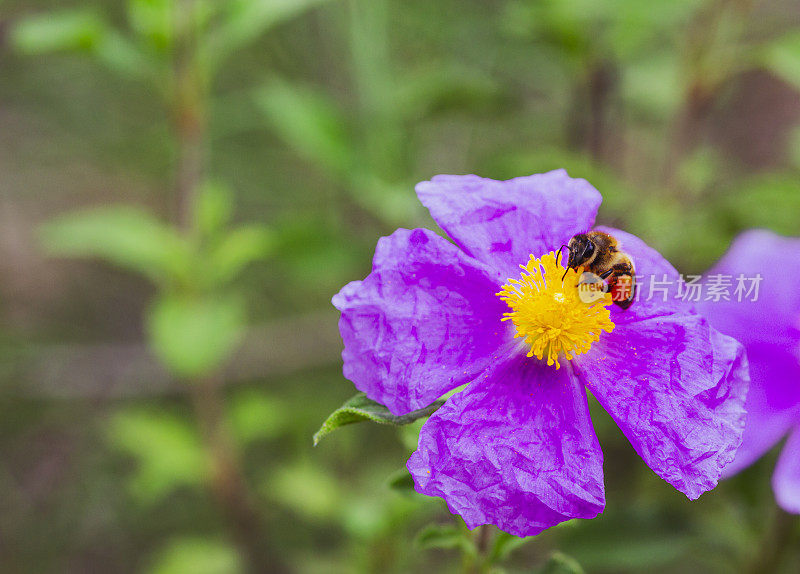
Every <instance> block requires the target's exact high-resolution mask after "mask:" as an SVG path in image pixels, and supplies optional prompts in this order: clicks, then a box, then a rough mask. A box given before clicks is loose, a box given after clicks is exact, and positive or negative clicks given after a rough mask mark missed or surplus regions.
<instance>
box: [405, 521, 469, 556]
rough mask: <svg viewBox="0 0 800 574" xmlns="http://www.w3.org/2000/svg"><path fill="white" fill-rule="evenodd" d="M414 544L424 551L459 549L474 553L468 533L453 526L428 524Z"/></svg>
mask: <svg viewBox="0 0 800 574" xmlns="http://www.w3.org/2000/svg"><path fill="white" fill-rule="evenodd" d="M415 543H416V545H417V546H418V547H419V548H422V549H425V550H428V549H432V548H440V549H453V548H460V549H461V550H462V551H464V552H465V553H468V554H471V555H474V554H475V553H476V550H475V545H474V544H473V543H472V538H471V537H470V534H469V531H467V530H465V529H464V528H460V527H458V526H453V525H446V526H442V525H438V524H430V525H428V526H426V527H425V528H423V529H422V530H421V531H420V533H419V534H417V538H416V540H415Z"/></svg>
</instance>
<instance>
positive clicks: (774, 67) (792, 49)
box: [762, 31, 800, 89]
mask: <svg viewBox="0 0 800 574" xmlns="http://www.w3.org/2000/svg"><path fill="white" fill-rule="evenodd" d="M762 61H763V62H764V65H765V67H766V68H767V69H769V70H771V71H772V72H774V73H775V74H777V75H778V76H780V77H781V78H783V79H784V80H786V81H787V82H789V83H790V84H792V85H794V86H795V87H796V88H798V89H800V32H797V31H795V32H791V33H789V34H786V35H784V36H781V37H780V38H778V39H777V40H774V41H773V42H772V43H771V44H769V45H768V46H767V47H765V49H764V53H763V56H762Z"/></svg>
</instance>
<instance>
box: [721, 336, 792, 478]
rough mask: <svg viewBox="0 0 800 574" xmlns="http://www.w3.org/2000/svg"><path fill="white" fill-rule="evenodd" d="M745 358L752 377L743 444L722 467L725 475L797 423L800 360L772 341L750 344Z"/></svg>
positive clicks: (744, 465) (751, 460) (755, 456)
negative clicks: (769, 342)
mask: <svg viewBox="0 0 800 574" xmlns="http://www.w3.org/2000/svg"><path fill="white" fill-rule="evenodd" d="M747 358H748V360H749V362H750V380H751V384H750V392H749V393H748V394H747V402H746V403H745V410H746V411H747V422H746V425H745V429H744V436H743V438H742V446H740V447H739V450H738V452H737V453H736V458H735V459H734V460H733V462H732V463H731V464H729V465H728V466H727V467H725V471H724V473H723V474H724V476H726V477H728V476H733V475H734V474H736V473H738V472H739V471H740V470H742V469H745V468H747V467H748V466H750V465H751V464H753V463H754V462H755V461H756V460H758V459H759V458H761V456H763V455H764V453H766V452H767V451H768V450H769V449H771V448H772V447H773V446H775V445H776V444H777V443H778V441H779V440H781V439H782V438H783V437H784V436H786V433H788V432H789V429H791V427H792V426H794V425H796V424H800V363H798V362H797V361H796V360H795V358H794V357H793V356H792V355H790V354H789V353H788V352H786V351H785V350H781V349H780V348H776V347H775V346H774V345H771V344H766V345H763V344H758V345H756V344H753V345H750V346H749V347H748V349H747Z"/></svg>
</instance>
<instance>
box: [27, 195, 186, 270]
mask: <svg viewBox="0 0 800 574" xmlns="http://www.w3.org/2000/svg"><path fill="white" fill-rule="evenodd" d="M40 239H41V241H42V244H43V245H44V247H45V249H46V251H47V252H48V253H49V254H52V255H60V256H69V257H96V258H99V259H104V260H106V261H108V262H110V263H114V264H116V265H119V266H121V267H125V268H127V269H130V270H131V271H136V272H138V273H141V274H142V275H145V276H146V277H149V278H150V279H152V280H154V281H159V280H164V279H167V278H174V277H176V276H182V275H184V274H185V273H186V268H187V266H188V264H189V259H190V249H189V246H188V244H187V243H186V241H185V240H184V239H183V238H182V237H181V236H180V235H178V233H177V232H176V231H175V230H173V229H172V228H170V227H167V226H166V225H164V224H163V223H161V222H160V221H158V220H157V219H155V218H154V217H152V216H150V215H148V214H147V213H145V212H143V211H141V210H138V209H135V208H132V207H125V206H118V207H102V208H96V209H90V210H86V211H80V212H76V213H70V214H67V215H62V216H60V217H57V218H56V219H54V220H52V221H50V222H49V223H46V224H45V225H43V226H42V227H41V228H40Z"/></svg>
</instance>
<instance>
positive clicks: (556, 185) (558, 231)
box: [416, 169, 601, 277]
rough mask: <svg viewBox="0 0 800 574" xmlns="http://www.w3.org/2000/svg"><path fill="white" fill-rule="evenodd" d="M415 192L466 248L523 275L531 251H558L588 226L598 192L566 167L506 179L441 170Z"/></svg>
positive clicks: (506, 270)
mask: <svg viewBox="0 0 800 574" xmlns="http://www.w3.org/2000/svg"><path fill="white" fill-rule="evenodd" d="M416 190H417V195H418V196H419V199H420V201H421V202H422V203H423V205H425V207H427V208H428V209H429V210H430V212H431V215H432V216H433V218H434V219H435V220H436V222H437V223H438V224H439V225H440V226H441V227H442V229H444V230H445V231H446V232H447V234H448V235H450V237H452V238H453V239H454V240H455V241H456V243H457V244H458V245H460V246H461V247H462V248H463V249H464V251H466V252H467V253H468V254H470V255H472V256H473V257H475V258H476V259H479V260H480V261H483V262H484V263H486V264H487V265H491V266H494V267H496V268H498V269H500V270H501V271H502V273H503V274H504V275H505V277H516V276H517V275H519V270H518V265H520V264H522V263H525V262H526V261H527V260H528V257H529V256H530V255H531V254H533V255H536V256H537V257H538V256H541V255H543V254H544V253H547V252H548V251H552V250H556V249H558V247H559V246H560V245H561V244H564V243H567V242H568V241H569V240H570V238H571V237H572V236H573V235H575V234H576V233H580V232H583V231H587V230H588V229H589V228H590V227H591V226H592V224H593V223H594V218H595V215H596V213H597V208H598V207H599V206H600V202H601V197H600V193H598V191H597V190H596V189H595V188H594V187H592V186H591V185H590V184H589V183H588V182H587V181H586V180H583V179H573V178H571V177H569V176H568V175H567V172H566V171H564V170H563V169H561V170H557V171H551V172H549V173H543V174H537V175H531V176H527V177H518V178H515V179H510V180H508V181H497V180H494V179H486V178H482V177H478V176H476V175H437V176H435V177H434V178H433V179H431V181H423V182H422V183H419V184H417V187H416Z"/></svg>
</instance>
